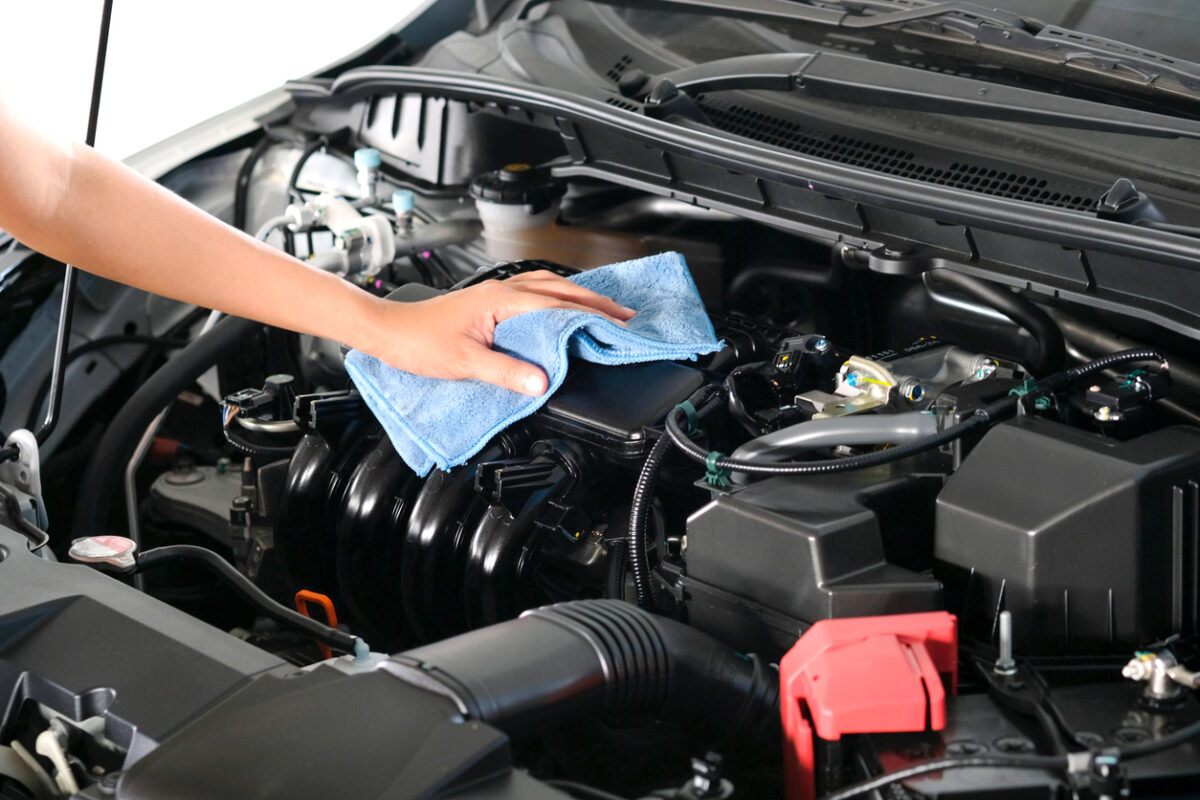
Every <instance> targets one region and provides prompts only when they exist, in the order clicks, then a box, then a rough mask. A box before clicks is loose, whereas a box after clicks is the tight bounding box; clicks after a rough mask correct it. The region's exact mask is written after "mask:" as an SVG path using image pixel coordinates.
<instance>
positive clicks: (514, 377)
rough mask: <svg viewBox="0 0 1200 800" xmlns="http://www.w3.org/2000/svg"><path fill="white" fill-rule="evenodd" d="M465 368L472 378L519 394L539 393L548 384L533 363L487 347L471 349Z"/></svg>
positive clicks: (544, 376) (544, 389) (544, 374)
mask: <svg viewBox="0 0 1200 800" xmlns="http://www.w3.org/2000/svg"><path fill="white" fill-rule="evenodd" d="M466 368H467V372H468V373H469V375H470V376H471V377H472V378H476V379H478V380H481V381H486V382H487V383H494V384H495V385H497V386H503V387H504V388H505V389H512V390H513V391H514V392H520V393H521V394H528V395H535V396H536V395H540V394H542V393H543V392H545V391H546V388H547V386H548V385H549V381H548V380H547V378H546V373H544V372H542V371H541V370H540V369H538V368H537V367H535V366H534V365H533V364H530V363H529V362H528V361H522V360H520V359H519V358H513V357H512V356H506V355H504V354H503V353H497V352H496V351H495V350H492V349H491V348H488V347H483V346H480V347H479V348H478V349H477V350H473V351H472V353H471V356H470V360H469V361H468V362H467V364H466Z"/></svg>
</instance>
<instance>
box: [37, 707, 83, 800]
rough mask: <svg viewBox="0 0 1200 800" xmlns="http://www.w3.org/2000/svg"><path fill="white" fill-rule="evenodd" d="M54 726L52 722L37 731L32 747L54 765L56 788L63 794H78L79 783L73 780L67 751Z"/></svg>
mask: <svg viewBox="0 0 1200 800" xmlns="http://www.w3.org/2000/svg"><path fill="white" fill-rule="evenodd" d="M59 724H60V725H61V724H62V723H59ZM54 728H55V725H54V723H53V722H52V723H50V727H49V728H47V729H46V730H44V731H42V732H41V733H39V734H38V736H37V739H35V740H34V743H33V749H34V750H35V751H36V752H37V754H38V755H39V756H45V757H46V758H48V759H50V763H51V764H53V765H54V782H55V783H57V784H58V788H59V789H60V790H61V791H62V792H63V794H67V795H75V794H79V783H78V782H77V781H76V780H75V774H74V773H72V772H71V765H70V764H69V763H68V762H67V752H66V750H64V749H63V744H62V741H61V740H60V738H59V736H60V735H59V733H58V732H57V731H55V729H54Z"/></svg>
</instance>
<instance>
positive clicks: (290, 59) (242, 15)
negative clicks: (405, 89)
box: [0, 0, 421, 180]
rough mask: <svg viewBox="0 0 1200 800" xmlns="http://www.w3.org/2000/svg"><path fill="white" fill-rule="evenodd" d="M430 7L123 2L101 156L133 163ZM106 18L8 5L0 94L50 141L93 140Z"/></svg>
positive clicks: (23, 3) (293, 0) (78, 0)
mask: <svg viewBox="0 0 1200 800" xmlns="http://www.w3.org/2000/svg"><path fill="white" fill-rule="evenodd" d="M420 4H421V0H337V2H335V3H327V2H316V1H315V0H290V2H279V1H278V0H205V2H184V0H114V2H113V17H112V27H111V30H110V34H109V42H108V63H107V67H106V69H105V77H104V91H103V93H102V95H101V97H102V100H101V104H100V118H99V125H98V128H97V137H96V147H97V149H99V150H100V151H102V152H104V153H106V154H108V155H110V156H114V157H116V158H125V157H127V156H129V155H132V154H133V153H135V152H137V151H138V150H141V149H143V148H145V147H147V146H149V145H151V144H154V143H155V142H158V141H160V140H162V139H165V138H166V137H168V136H170V135H172V134H175V133H178V132H179V131H181V130H183V129H184V128H187V127H189V126H191V125H193V124H195V123H197V122H201V121H203V120H205V119H208V118H209V117H211V116H214V115H216V114H219V113H220V112H222V111H225V110H227V109H229V108H232V107H233V106H236V105H238V104H239V103H242V102H244V101H246V100H250V99H251V98H254V97H257V96H258V95H260V94H263V93H264V92H266V91H269V90H271V89H274V88H276V87H278V86H280V85H281V84H282V83H283V82H284V81H286V80H288V79H289V78H298V77H302V76H304V75H306V74H308V73H311V72H314V71H316V70H318V69H320V68H321V67H324V66H325V65H327V64H329V63H330V62H332V61H335V60H337V59H339V58H341V57H342V56H344V55H347V54H349V53H351V52H353V51H355V50H357V49H358V48H359V47H361V46H363V45H365V44H367V43H369V42H371V41H372V40H374V39H375V38H377V37H378V36H379V35H381V34H382V33H383V32H384V31H386V30H387V29H389V28H391V27H393V26H394V25H395V24H396V23H399V22H401V21H403V20H404V19H405V18H407V17H408V15H409V14H410V13H411V12H412V10H413V9H415V8H416V7H417V6H418V5H420ZM100 8H101V2H100V0H0V94H3V96H4V98H5V101H6V103H7V104H8V105H9V106H10V107H12V108H13V109H15V110H16V111H17V112H18V113H20V114H22V115H23V116H24V117H26V118H27V119H30V120H32V121H33V122H34V123H35V124H36V125H37V126H38V127H39V128H41V129H42V130H43V131H45V132H46V133H49V134H51V135H54V136H58V137H62V138H67V139H78V140H81V141H82V140H83V138H84V133H85V132H86V130H87V112H88V102H89V99H90V97H91V86H92V69H93V66H94V64H95V57H96V42H97V36H98V33H99V27H100ZM2 179H3V178H2V176H0V180H2Z"/></svg>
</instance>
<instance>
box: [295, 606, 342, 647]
mask: <svg viewBox="0 0 1200 800" xmlns="http://www.w3.org/2000/svg"><path fill="white" fill-rule="evenodd" d="M309 603H316V604H317V605H319V606H320V607H321V610H322V611H324V612H325V624H326V625H328V626H329V627H331V628H336V627H337V612H336V611H334V610H333V601H332V600H330V599H329V597H328V595H323V594H321V593H320V592H310V591H309V590H308V589H301V590H300V591H298V592H296V610H297V611H299V612H300V613H301V614H303V615H304V616H306V617H312V614H310V613H308V604H309ZM317 647H318V648H320V650H321V655H323V656H324V657H325V658H333V651H332V650H330V649H329V646H328V645H324V644H321V643H320V642H317Z"/></svg>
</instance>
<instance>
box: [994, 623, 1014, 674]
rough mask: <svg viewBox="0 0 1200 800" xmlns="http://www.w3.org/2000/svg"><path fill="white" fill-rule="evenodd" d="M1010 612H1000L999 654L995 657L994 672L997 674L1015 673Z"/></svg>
mask: <svg viewBox="0 0 1200 800" xmlns="http://www.w3.org/2000/svg"><path fill="white" fill-rule="evenodd" d="M1012 635H1013V634H1012V613H1011V612H1009V611H1001V612H1000V656H999V657H998V658H997V659H996V666H995V667H994V672H995V673H996V674H997V675H1015V674H1017V662H1016V661H1014V660H1013V649H1012Z"/></svg>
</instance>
